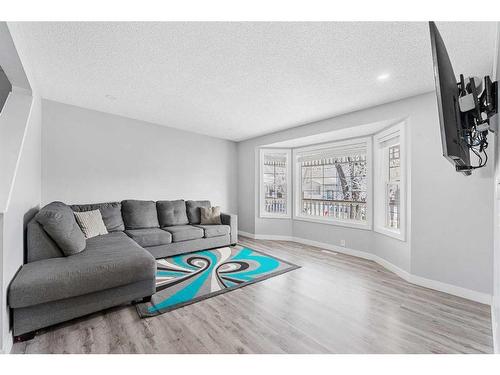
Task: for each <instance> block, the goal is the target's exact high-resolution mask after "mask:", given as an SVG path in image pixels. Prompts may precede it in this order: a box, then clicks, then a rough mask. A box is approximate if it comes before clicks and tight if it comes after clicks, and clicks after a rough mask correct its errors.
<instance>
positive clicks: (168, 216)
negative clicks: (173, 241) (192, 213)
mask: <svg viewBox="0 0 500 375" xmlns="http://www.w3.org/2000/svg"><path fill="white" fill-rule="evenodd" d="M156 209H157V210H158V220H159V221H160V227H162V228H163V227H171V226H173V225H186V224H188V223H189V221H188V217H187V214H186V202H184V200H183V199H179V200H176V201H158V202H156Z"/></svg>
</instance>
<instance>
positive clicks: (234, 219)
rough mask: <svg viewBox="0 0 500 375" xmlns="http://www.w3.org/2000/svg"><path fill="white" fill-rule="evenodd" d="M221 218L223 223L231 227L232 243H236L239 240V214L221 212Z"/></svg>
mask: <svg viewBox="0 0 500 375" xmlns="http://www.w3.org/2000/svg"><path fill="white" fill-rule="evenodd" d="M220 219H221V221H222V224H224V225H229V226H230V227H231V234H230V236H231V245H234V244H236V243H237V242H238V215H233V214H225V213H221V214H220Z"/></svg>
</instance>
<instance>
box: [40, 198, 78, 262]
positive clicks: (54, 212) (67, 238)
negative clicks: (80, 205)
mask: <svg viewBox="0 0 500 375" xmlns="http://www.w3.org/2000/svg"><path fill="white" fill-rule="evenodd" d="M35 220H36V221H37V222H38V223H39V224H40V225H41V226H42V227H43V229H44V231H45V232H47V234H48V235H49V236H50V238H52V240H54V242H55V243H56V244H57V246H58V247H59V248H60V249H61V251H62V252H63V254H64V255H66V256H68V255H73V254H77V253H79V252H80V251H82V250H83V249H85V246H86V241H85V236H84V234H83V232H82V230H81V229H80V227H79V225H78V223H77V222H76V219H75V215H74V213H73V210H72V209H71V208H70V207H69V206H67V205H66V204H64V203H62V202H52V203H49V204H48V205H46V206H45V207H43V208H42V209H41V210H40V211H39V212H38V213H37V214H36V216H35Z"/></svg>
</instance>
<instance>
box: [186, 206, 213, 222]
mask: <svg viewBox="0 0 500 375" xmlns="http://www.w3.org/2000/svg"><path fill="white" fill-rule="evenodd" d="M210 206H211V204H210V201H186V211H187V217H188V219H189V223H190V224H200V221H201V217H200V207H210Z"/></svg>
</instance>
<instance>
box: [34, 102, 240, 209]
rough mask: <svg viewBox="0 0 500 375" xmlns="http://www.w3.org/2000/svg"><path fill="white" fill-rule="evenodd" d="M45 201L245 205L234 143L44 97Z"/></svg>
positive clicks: (43, 178)
mask: <svg viewBox="0 0 500 375" xmlns="http://www.w3.org/2000/svg"><path fill="white" fill-rule="evenodd" d="M42 105H43V132H42V202H43V203H44V204H46V203H49V202H51V201H54V200H60V201H63V202H66V203H91V202H104V201H118V200H122V199H151V200H160V199H180V198H183V199H209V200H211V201H212V203H213V204H214V205H220V206H221V207H222V209H223V210H224V211H228V212H231V213H236V210H237V198H236V194H237V181H236V178H235V176H236V167H237V149H236V144H235V143H234V142H231V141H226V140H222V139H217V138H212V137H207V136H203V135H198V134H194V133H190V132H185V131H181V130H177V129H173V128H168V127H164V126H159V125H155V124H150V123H146V122H141V121H137V120H132V119H128V118H124V117H119V116H115V115H110V114H106V113H102V112H97V111H93V110H88V109H83V108H79V107H75V106H70V105H66V104H62V103H57V102H53V101H48V100H43V102H42Z"/></svg>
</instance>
